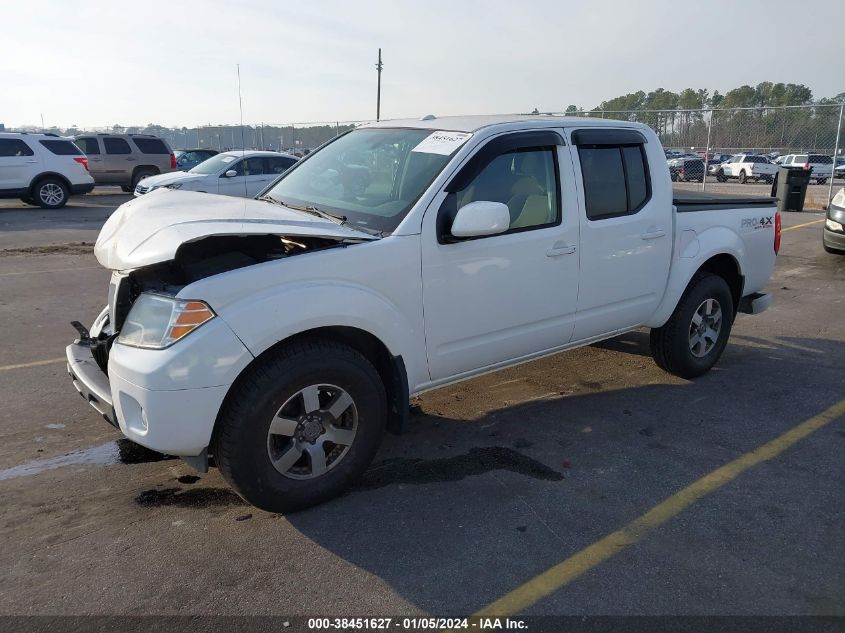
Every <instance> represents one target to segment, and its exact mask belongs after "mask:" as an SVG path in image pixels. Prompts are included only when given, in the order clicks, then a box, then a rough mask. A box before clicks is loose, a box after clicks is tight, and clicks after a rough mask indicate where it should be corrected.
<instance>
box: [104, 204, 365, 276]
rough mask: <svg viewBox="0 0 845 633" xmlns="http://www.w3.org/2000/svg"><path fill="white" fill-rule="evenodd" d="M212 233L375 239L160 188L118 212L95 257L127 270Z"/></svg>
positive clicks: (301, 217) (273, 208) (305, 218)
mask: <svg viewBox="0 0 845 633" xmlns="http://www.w3.org/2000/svg"><path fill="white" fill-rule="evenodd" d="M211 235H284V236H288V237H325V238H335V239H353V240H373V239H377V238H375V237H373V236H372V235H369V234H367V233H363V232H360V231H356V230H354V229H351V228H347V227H345V226H340V225H338V224H335V223H334V222H332V221H330V220H324V219H322V218H319V217H317V216H312V215H309V214H307V213H303V212H300V211H294V210H292V209H287V208H285V207H281V206H278V205H276V204H273V203H270V202H263V201H261V200H253V199H251V198H234V197H231V196H220V195H216V194H207V193H196V192H193V191H172V190H168V189H159V190H156V191H152V192H150V193H148V194H146V195H144V196H141V197H139V198H135V199H134V200H132V201H130V202H127V203H126V204H122V205H121V206H119V207H118V208H117V210H116V211H115V212H114V213H113V214H112V215H111V216H110V217H109V219H108V220H106V223H105V224H104V225H103V228H102V230H101V231H100V235H99V236H98V237H97V243H96V244H95V245H94V255H95V256H96V257H97V261H99V262H100V264H102V265H103V266H105V267H106V268H108V269H109V270H132V269H135V268H140V267H142V266H149V265H150V264H156V263H158V262H164V261H168V260H171V259H173V258H174V257H175V256H176V251H177V249H178V248H179V247H180V246H181V245H182V244H185V243H186V242H193V241H196V240H198V239H202V238H204V237H208V236H211Z"/></svg>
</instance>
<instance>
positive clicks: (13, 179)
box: [0, 133, 94, 209]
mask: <svg viewBox="0 0 845 633" xmlns="http://www.w3.org/2000/svg"><path fill="white" fill-rule="evenodd" d="M93 188H94V179H93V178H92V177H91V174H89V173H88V159H87V158H86V157H85V154H83V153H82V151H81V150H80V149H79V148H78V147H77V146H76V145H75V144H74V142H73V141H72V140H70V139H66V138H61V137H59V136H56V135H55V134H26V133H0V198H20V199H21V200H23V201H24V202H26V203H27V204H31V205H38V206H40V207H41V208H43V209H60V208H61V207H63V206H65V204H66V203H67V199H68V196H71V195H76V194H82V193H88V192H89V191H91V190H92V189H93Z"/></svg>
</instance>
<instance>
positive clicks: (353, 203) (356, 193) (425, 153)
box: [203, 128, 469, 233]
mask: <svg viewBox="0 0 845 633" xmlns="http://www.w3.org/2000/svg"><path fill="white" fill-rule="evenodd" d="M434 133H435V132H434V131H433V130H416V129H397V128H394V129H360V130H354V131H352V132H350V133H348V134H345V135H343V136H341V137H340V138H338V139H337V140H335V141H332V142H331V143H330V144H328V145H326V146H325V147H324V148H322V149H321V150H320V151H318V152H315V153H314V154H312V155H311V156H309V157H308V159H307V160H303V161H302V162H301V163H299V164H297V165H295V166H294V167H293V168H291V170H290V171H288V172H287V174H285V176H284V177H283V178H282V180H280V181H279V182H278V183H277V184H276V185H275V186H274V187H273V188H272V189H270V190H269V191H267V193H266V194H265V196H268V197H270V198H272V199H273V200H276V201H278V202H281V203H282V204H287V205H289V206H292V207H300V208H306V207H315V208H317V209H319V210H321V211H327V212H329V213H333V214H339V215H342V216H345V217H346V219H347V221H348V222H349V224H350V225H353V226H358V227H360V228H363V229H368V230H370V231H380V232H385V233H389V232H391V231H393V230H394V229H396V227H397V226H399V223H400V222H401V221H402V219H403V218H404V217H405V215H407V213H408V211H409V210H410V209H411V207H412V206H413V204H414V203H415V202H416V201H417V199H418V198H419V197H420V196H421V195H422V194H423V192H424V191H425V190H426V188H427V187H428V186H429V185H430V184H431V182H432V181H433V180H434V178H435V176H437V174H438V173H440V170H441V169H443V167H444V166H445V165H446V163H447V162H449V158H450V156H451V154H442V153H434V151H435V149H431V145H427V146H421V147H420V148H418V149H416V150H415V148H417V146H418V145H420V143H421V142H422V141H423V140H424V139H426V138H428V137H429V136H431V135H432V134H434ZM455 136H457V137H461V138H462V141H460V142H458V143H457V144H454V145H452V146H451V147H450V148H449V150H451V151H452V153H454V151H456V150H457V147H458V146H459V145H460V143H461V142H463V141H464V140H466V138H468V137H469V135H468V134H463V133H456V134H455ZM437 150H438V151H442V150H440V149H439V148H437ZM206 162H210V161H206ZM203 164H205V163H203Z"/></svg>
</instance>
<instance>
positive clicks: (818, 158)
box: [807, 154, 833, 165]
mask: <svg viewBox="0 0 845 633" xmlns="http://www.w3.org/2000/svg"><path fill="white" fill-rule="evenodd" d="M807 162H808V163H815V164H816V165H832V164H833V159H832V158H831V157H830V156H825V155H823V154H810V156H809V160H808V161H807Z"/></svg>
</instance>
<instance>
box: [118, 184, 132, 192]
mask: <svg viewBox="0 0 845 633" xmlns="http://www.w3.org/2000/svg"><path fill="white" fill-rule="evenodd" d="M120 190H121V191H122V192H123V193H132V192H133V191H134V189H133V188H132V187H130V186H129V185H120Z"/></svg>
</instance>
